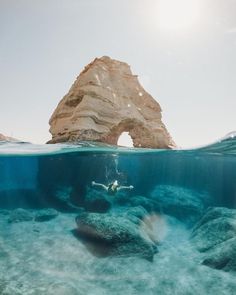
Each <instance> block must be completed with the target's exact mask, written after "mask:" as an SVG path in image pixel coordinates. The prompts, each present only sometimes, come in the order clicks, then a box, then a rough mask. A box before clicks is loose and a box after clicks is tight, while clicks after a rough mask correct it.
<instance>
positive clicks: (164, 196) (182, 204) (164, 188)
mask: <svg viewBox="0 0 236 295" xmlns="http://www.w3.org/2000/svg"><path fill="white" fill-rule="evenodd" d="M151 198H152V199H153V200H155V201H156V202H157V204H158V205H159V206H160V210H161V211H162V212H163V213H165V214H168V215H171V216H174V217H176V218H178V219H180V220H182V221H185V220H190V221H194V220H196V219H198V218H200V216H201V215H202V214H203V212H204V210H205V208H206V207H208V204H209V202H210V197H209V195H208V194H207V193H205V192H202V193H201V192H196V191H194V190H190V189H187V188H184V187H180V186H172V185H158V186H156V187H155V189H154V191H153V192H152V193H151Z"/></svg>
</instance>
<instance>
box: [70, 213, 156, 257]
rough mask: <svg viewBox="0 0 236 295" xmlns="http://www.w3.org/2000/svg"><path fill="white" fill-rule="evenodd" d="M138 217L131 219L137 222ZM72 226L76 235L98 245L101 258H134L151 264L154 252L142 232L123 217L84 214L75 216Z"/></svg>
mask: <svg viewBox="0 0 236 295" xmlns="http://www.w3.org/2000/svg"><path fill="white" fill-rule="evenodd" d="M139 211H140V210H139ZM140 213H141V212H139V214H140ZM129 214H130V215H132V213H131V212H130V213H129ZM139 214H138V216H137V214H135V213H134V214H133V216H134V217H135V215H136V218H138V219H140V215H139ZM140 222H141V221H140ZM140 222H139V223H140ZM76 223H77V231H78V233H79V235H80V236H81V237H83V238H86V239H87V240H89V241H90V242H93V243H95V244H96V243H97V244H98V245H99V244H100V245H102V248H103V250H104V251H105V253H104V255H105V256H137V257H141V258H145V259H148V260H150V261H152V260H153V256H154V254H155V253H156V252H157V248H156V245H155V243H154V242H153V241H152V240H151V239H150V238H149V236H148V233H147V232H146V231H145V229H144V228H143V227H141V226H140V224H139V223H137V222H134V221H133V220H132V219H130V218H127V217H125V216H124V215H123V216H121V215H118V214H108V213H106V214H98V213H84V214H81V215H80V216H78V217H76Z"/></svg>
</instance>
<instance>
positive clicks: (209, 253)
mask: <svg viewBox="0 0 236 295" xmlns="http://www.w3.org/2000/svg"><path fill="white" fill-rule="evenodd" d="M191 241H192V243H193V244H194V245H195V247H196V248H197V249H198V250H199V251H200V252H204V258H203V261H202V264H204V265H206V266H209V267H211V268H215V269H221V270H224V271H228V272H232V271H234V272H235V271H236V210H235V209H228V208H223V207H215V208H209V209H208V210H207V212H206V214H204V216H203V217H202V218H201V219H200V220H199V222H198V223H197V224H196V225H195V227H194V228H193V231H192V235H191Z"/></svg>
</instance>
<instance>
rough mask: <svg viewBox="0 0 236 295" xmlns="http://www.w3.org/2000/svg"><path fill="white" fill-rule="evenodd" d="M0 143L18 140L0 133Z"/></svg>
mask: <svg viewBox="0 0 236 295" xmlns="http://www.w3.org/2000/svg"><path fill="white" fill-rule="evenodd" d="M0 141H17V139H15V138H12V137H9V136H5V135H3V134H1V133H0Z"/></svg>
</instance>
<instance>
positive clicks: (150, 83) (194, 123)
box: [0, 0, 236, 147]
mask: <svg viewBox="0 0 236 295" xmlns="http://www.w3.org/2000/svg"><path fill="white" fill-rule="evenodd" d="M176 3H177V4H176ZM103 55H108V56H110V57H112V58H115V59H118V60H122V61H125V62H127V63H129V64H130V65H131V69H132V71H133V73H134V74H137V75H139V77H140V81H141V84H142V85H143V86H144V88H145V89H146V90H147V91H148V92H149V93H150V94H151V95H152V96H153V97H154V98H155V99H156V100H157V101H158V102H159V103H160V104H161V107H162V109H163V121H164V123H165V124H166V126H167V128H168V130H169V132H170V133H171V135H172V137H173V139H174V140H175V141H176V143H177V144H178V145H180V146H183V147H187V146H197V145H202V144H206V143H209V142H212V141H214V140H216V139H218V138H219V137H221V136H223V135H225V134H226V133H228V132H230V131H233V130H235V129H236V115H235V113H236V0H0V85H1V88H0V89H1V95H0V107H1V112H0V133H3V134H6V135H9V136H13V137H16V138H19V139H23V140H27V141H32V142H34V143H44V142H46V141H47V140H49V139H50V134H49V132H48V129H49V125H48V120H49V118H50V116H51V114H52V112H53V110H54V109H55V107H56V106H57V104H58V102H59V101H60V99H61V98H62V97H63V96H64V95H65V94H66V93H67V92H68V90H69V88H70V86H71V84H72V83H73V81H74V80H75V78H76V76H77V75H78V74H79V73H80V72H81V70H82V69H83V67H84V66H85V65H86V64H88V63H89V62H91V61H92V60H93V59H94V58H95V57H101V56H103Z"/></svg>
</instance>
